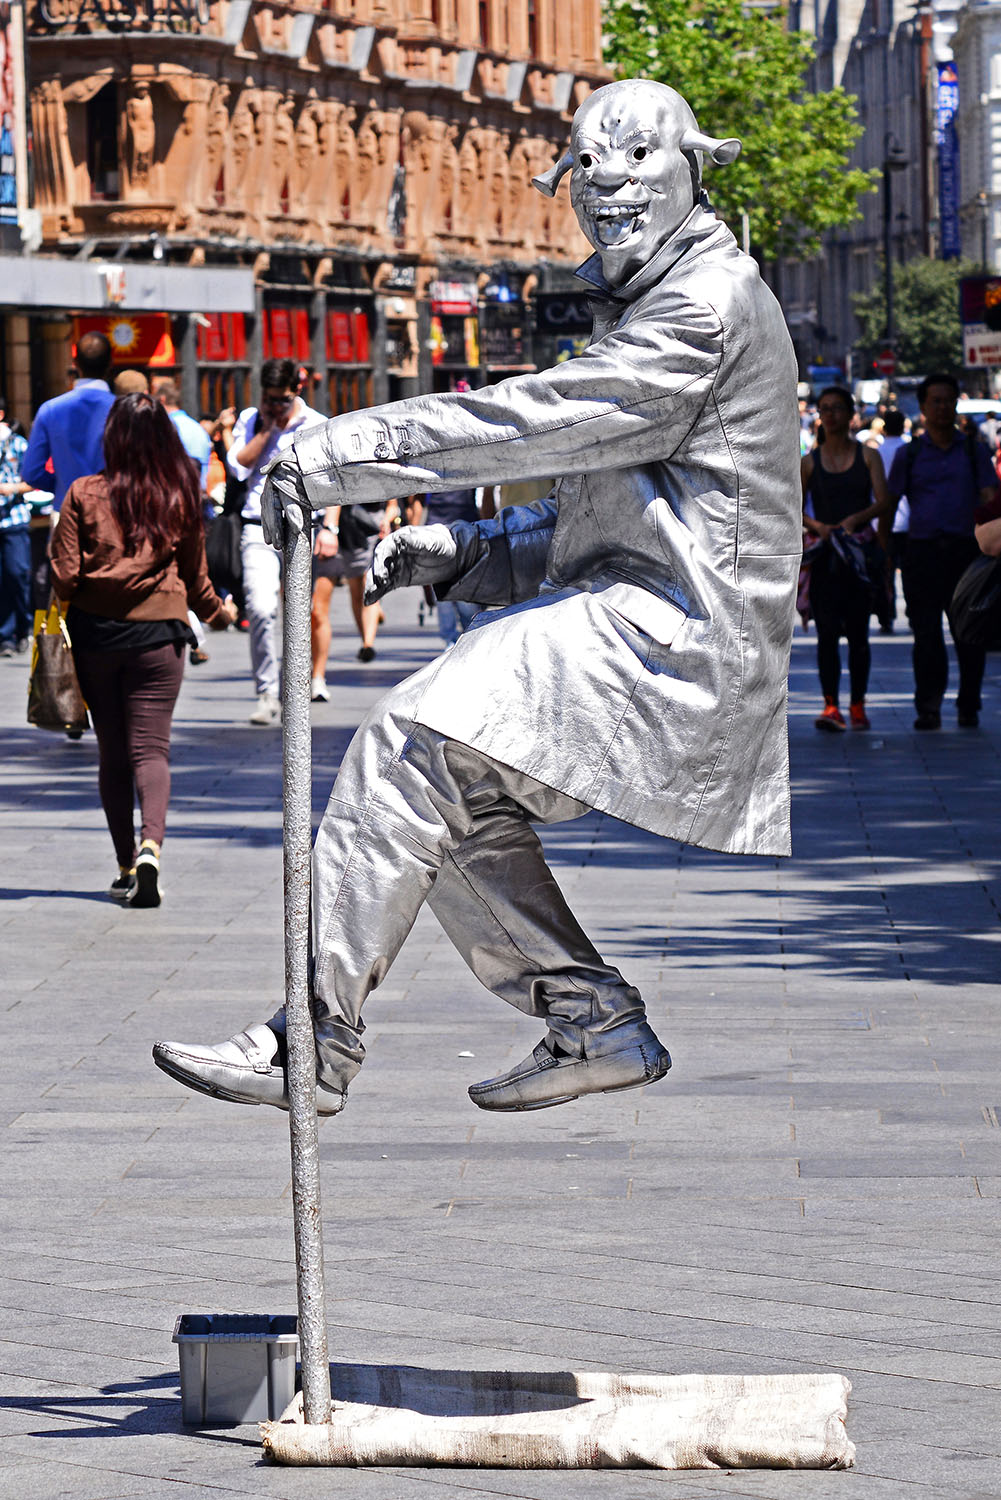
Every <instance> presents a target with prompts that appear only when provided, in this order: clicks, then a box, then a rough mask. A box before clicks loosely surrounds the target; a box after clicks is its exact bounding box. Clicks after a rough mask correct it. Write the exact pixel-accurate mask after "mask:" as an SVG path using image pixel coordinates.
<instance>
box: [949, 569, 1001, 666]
mask: <svg viewBox="0 0 1001 1500" xmlns="http://www.w3.org/2000/svg"><path fill="white" fill-rule="evenodd" d="M949 627H950V629H951V630H952V637H953V640H955V641H958V642H959V644H960V645H961V646H981V647H983V649H984V650H985V651H1001V557H975V558H974V559H973V561H972V562H971V563H970V566H969V567H968V568H967V569H966V572H965V573H964V574H963V576H962V577H961V578H960V580H959V582H958V583H957V584H956V587H955V590H954V592H953V595H952V601H951V603H950V605H949Z"/></svg>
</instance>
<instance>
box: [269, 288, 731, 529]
mask: <svg viewBox="0 0 1001 1500" xmlns="http://www.w3.org/2000/svg"><path fill="white" fill-rule="evenodd" d="M722 351H723V329H722V324H721V322H720V319H719V316H718V314H717V313H716V312H715V310H714V309H713V308H712V307H711V306H709V305H707V304H700V303H697V302H694V301H693V300H692V299H691V298H689V297H687V296H685V295H683V294H682V293H680V292H679V293H677V294H674V295H664V296H662V297H661V299H660V301H659V303H658V306H657V309H656V312H655V313H647V314H646V315H640V314H636V315H634V316H632V317H631V318H629V319H628V320H626V321H625V322H624V323H623V324H622V325H621V326H619V327H618V328H616V329H614V330H613V331H612V332H610V333H607V334H606V335H605V336H604V337H603V338H600V339H598V340H597V341H596V342H595V343H593V344H592V345H590V347H589V348H588V349H586V350H585V352H584V353H583V354H582V355H580V356H579V357H578V358H576V359H570V360H567V361H566V363H565V364H561V365H556V366H554V367H553V368H552V369H550V370H542V371H539V372H538V373H537V374H534V373H533V374H530V375H517V376H515V377H514V378H513V379H511V380H505V381H502V382H501V383H500V384H499V385H495V386H488V387H486V388H485V389H483V390H480V391H468V392H449V393H448V394H446V395H438V396H415V397H411V398H409V399H408V400H405V401H395V402H392V403H390V404H389V405H387V406H376V407H372V408H370V409H369V410H368V411H362V412H347V413H345V414H343V415H342V416H338V417H332V418H331V419H330V420H329V421H328V422H326V423H324V424H323V425H322V426H318V427H314V428H312V429H311V430H310V431H309V432H306V433H304V434H303V435H302V436H301V437H300V438H298V439H297V440H296V443H295V449H294V451H295V457H296V459H297V461H298V464H299V468H300V470H301V472H302V474H303V478H304V480H305V485H306V491H307V494H308V495H309V498H310V500H311V501H312V503H313V505H314V507H316V508H317V509H319V508H321V507H323V506H326V505H336V504H342V503H343V504H349V503H351V502H352V501H375V500H385V499H389V498H390V497H391V496H393V495H407V494H413V493H415V492H417V491H422V490H426V491H430V492H434V491H437V490H446V489H459V488H466V487H471V486H474V485H479V484H503V483H504V482H506V481H509V480H516V479H532V478H552V477H554V476H561V475H564V474H567V473H570V474H578V473H581V472H586V471H594V470H599V469H615V468H623V467H626V466H632V465H636V464H642V463H648V462H653V461H664V460H665V459H668V458H670V456H671V454H672V453H673V452H674V450H675V448H677V447H678V445H679V444H680V443H681V441H682V440H683V438H684V437H685V435H686V434H687V432H688V431H689V429H690V428H691V426H692V424H693V423H694V422H695V421H696V419H697V417H698V415H699V413H700V412H701V410H702V408H703V406H704V405H705V402H706V400H707V398H708V396H709V392H710V390H711V389H712V383H713V380H714V379H715V377H716V374H717V371H718V370H719V366H720V361H721V358H722Z"/></svg>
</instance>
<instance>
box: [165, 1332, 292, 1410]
mask: <svg viewBox="0 0 1001 1500" xmlns="http://www.w3.org/2000/svg"><path fill="white" fill-rule="evenodd" d="M174 1343H175V1344H176V1345H177V1351H178V1357H179V1359H180V1367H181V1420H182V1422H184V1423H186V1424H187V1425H188V1426H191V1427H225V1426H230V1425H236V1424H239V1423H241V1422H262V1421H264V1420H265V1419H266V1418H270V1419H271V1420H272V1421H273V1420H275V1419H276V1418H278V1417H280V1416H281V1414H282V1412H283V1411H284V1410H285V1408H286V1407H287V1406H288V1404H289V1402H290V1401H291V1400H292V1397H293V1396H294V1395H295V1369H296V1359H297V1357H298V1354H299V1337H298V1332H297V1320H296V1318H295V1317H293V1316H290V1315H279V1316H276V1317H269V1316H268V1314H267V1313H182V1314H181V1316H180V1317H179V1318H178V1320H177V1323H176V1325H175V1327H174Z"/></svg>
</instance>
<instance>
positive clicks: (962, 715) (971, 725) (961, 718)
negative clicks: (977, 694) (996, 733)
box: [956, 708, 980, 729]
mask: <svg viewBox="0 0 1001 1500" xmlns="http://www.w3.org/2000/svg"><path fill="white" fill-rule="evenodd" d="M956 723H957V724H958V725H959V727H960V729H978V728H979V727H980V715H979V714H978V713H977V711H976V710H975V709H964V708H961V709H959V710H958V712H957V714H956Z"/></svg>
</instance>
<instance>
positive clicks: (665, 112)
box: [154, 80, 801, 1114]
mask: <svg viewBox="0 0 1001 1500" xmlns="http://www.w3.org/2000/svg"><path fill="white" fill-rule="evenodd" d="M738 151H739V143H738V142H737V141H719V140H714V139H712V138H711V137H708V136H705V135H702V134H701V133H700V132H699V130H698V127H697V125H696V122H695V118H694V116H693V114H692V111H691V110H690V109H689V107H688V105H687V104H686V103H685V101H684V99H682V98H681V97H680V95H678V94H677V93H675V92H674V91H673V90H672V89H669V88H666V87H664V86H663V85H660V84H655V83H651V82H647V81H642V80H633V81H628V82H622V83H613V84H609V85H607V86H606V87H604V88H601V89H599V90H598V91H597V92H596V93H594V94H592V95H591V96H590V97H589V98H588V99H587V100H586V101H585V102H584V103H583V104H582V105H581V107H580V108H579V109H578V111H577V113H576V115H575V117H574V120H573V127H572V133H571V143H570V150H569V152H568V154H567V155H566V156H564V157H563V158H562V159H561V160H560V161H559V162H558V163H557V165H556V166H555V167H554V168H553V169H552V171H551V172H549V173H547V174H546V176H545V177H543V178H540V179H537V186H539V187H540V188H541V189H542V191H544V192H547V193H549V194H552V193H554V192H555V191H556V188H557V185H558V183H559V180H560V178H561V177H562V176H563V175H564V173H565V172H566V171H568V170H569V171H570V172H571V197H572V200H573V205H574V209H575V211H576V214H577V218H578V220H579V222H580V225H581V228H582V230H583V232H584V234H585V235H586V236H587V239H588V240H589V242H590V243H591V244H592V245H593V247H594V250H595V252H596V253H595V254H594V255H593V256H592V257H591V258H590V259H589V260H588V261H587V262H586V263H585V265H584V266H583V267H582V268H581V270H580V272H579V273H578V274H579V275H580V276H581V277H583V279H584V281H585V283H586V284H587V286H588V289H589V292H590V295H591V298H592V303H593V311H594V333H593V336H592V340H591V343H590V345H589V347H588V348H587V350H586V351H585V352H584V353H583V354H582V355H581V356H580V357H579V358H577V359H572V360H569V361H568V362H567V363H565V364H561V365H558V366H556V367H555V368H554V369H550V370H543V371H541V372H539V373H538V374H529V375H519V376H516V377H515V378H514V379H511V380H507V381H504V382H503V383H501V384H499V385H496V386H493V387H490V388H488V389H485V390H479V391H470V392H465V393H461V394H460V393H450V394H447V395H437V396H418V397H415V398H413V399H410V400H406V401H397V402H393V403H391V404H390V405H387V406H381V407H375V408H372V409H370V410H368V411H363V412H350V413H347V414H345V415H343V416H338V417H334V418H333V419H332V420H330V421H328V422H326V423H325V424H324V425H323V426H319V427H314V428H312V429H310V430H308V431H305V432H304V433H303V434H302V435H301V436H300V437H299V438H297V440H296V442H295V446H294V450H293V453H292V456H291V457H289V456H288V455H286V456H284V457H283V459H282V460H281V461H279V462H277V463H276V464H275V466H274V467H273V469H272V471H271V475H270V484H269V486H268V488H267V491H266V495H265V521H266V525H267V527H268V528H269V533H270V540H271V541H272V542H273V544H275V545H280V543H281V537H282V531H283V511H282V502H283V499H285V498H288V497H295V496H305V497H307V498H308V500H309V502H310V503H311V504H312V506H313V507H314V509H321V508H323V507H326V506H329V505H336V504H345V505H346V504H351V503H354V502H362V503H364V502H372V501H378V500H385V499H388V498H390V497H391V496H395V495H401V494H409V493H412V492H415V491H437V490H447V489H459V488H467V487H471V486H474V485H479V484H487V483H490V484H497V483H504V482H505V481H508V480H519V479H526V478H530V477H539V476H544V475H550V474H554V473H555V474H561V475H564V476H565V477H564V478H562V479H560V480H559V482H558V483H557V485H556V487H555V490H554V492H553V494H552V495H551V496H550V497H549V498H548V499H545V500H542V501H539V502H538V503H536V504H534V505H529V506H525V507H520V508H514V509H507V510H504V511H502V512H501V513H500V515H498V516H497V517H496V518H495V519H493V520H490V521H481V522H478V523H475V524H466V523H461V524H457V525H453V526H450V527H445V526H426V527H421V528H414V527H408V528H404V529H402V530H400V531H398V532H397V533H396V534H395V535H394V536H391V537H389V538H387V539H386V540H384V541H383V542H381V543H380V545H379V548H378V550H377V552H376V555H375V561H374V565H373V569H372V575H371V579H370V583H369V592H368V595H367V597H368V598H369V599H370V600H375V599H378V598H380V597H381V596H382V595H383V594H384V593H386V592H387V591H388V590H389V589H392V588H399V587H405V586H407V585H413V584H418V585H422V584H431V585H433V586H434V588H435V590H436V591H437V593H438V596H439V598H443V599H463V600H473V601H478V602H479V603H480V604H481V605H483V606H486V607H487V608H486V612H484V613H481V614H480V615H479V616H478V617H477V619H476V621H475V622H474V624H473V626H472V628H470V629H469V630H468V631H467V632H466V634H465V635H463V636H461V637H460V639H459V640H458V641H457V642H456V644H455V645H454V646H452V647H451V648H450V649H449V650H448V651H446V652H445V653H444V655H442V656H441V657H439V658H438V659H437V660H435V661H433V662H431V663H430V664H429V665H428V666H426V667H425V668H424V669H423V670H421V671H419V672H417V673H416V674H415V675H414V676H413V677H411V678H410V679H409V680H407V681H406V682H404V683H402V684H401V685H400V686H398V687H397V688H395V689H393V691H391V692H390V693H388V694H387V695H386V696H385V697H384V698H383V699H382V700H381V701H380V702H379V703H378V704H377V706H376V707H375V708H374V709H373V710H372V712H371V713H370V714H369V715H368V717H367V718H366V719H365V721H364V722H363V723H362V725H361V727H360V728H359V730H358V732H357V734H356V735H355V737H354V740H353V741H352V743H351V746H350V747H349V749H348V751H347V753H346V755H345V757H344V761H343V764H342V766H341V768H340V771H339V773H338V776H337V780H336V782H335V784H334V788H333V792H332V793H331V797H330V802H329V805H328V807H327V811H326V813H325V815H324V818H323V821H322V823H321V826H320V830H319V834H318V836H317V840H316V847H315V852H314V887H313V889H314V909H313V923H314V953H315V970H314V975H313V987H314V994H315V1007H314V1022H315V1033H316V1066H317V1107H318V1109H319V1110H320V1112H321V1113H328V1114H330V1113H336V1111H337V1110H338V1109H340V1108H341V1106H342V1104H343V1102H344V1094H345V1090H346V1088H347V1085H348V1082H349V1081H350V1079H351V1078H352V1077H353V1075H354V1074H355V1072H356V1071H357V1069H358V1067H359V1066H360V1064H361V1061H362V1057H363V1055H364V1049H363V1046H362V1040H361V1036H362V1031H363V1024H362V1015H361V1013H362V1006H363V1002H364V1000H365V997H366V996H367V995H368V993H369V992H370V990H372V989H373V988H374V987H375V986H376V985H377V984H378V983H379V982H380V980H381V979H382V978H383V976H384V975H385V974H386V972H387V970H388V969H389V966H390V965H391V963H392V962H393V959H394V958H395V957H396V954H397V953H398V951H399V949H400V946H401V944H402V943H403V941H404V939H405V938H406V936H407V934H408V933H409V931H410V929H411V927H412V925H413V923H414V920H415V918H416V916H417V913H418V911H419V909H420V907H421V904H422V903H423V902H424V901H425V900H427V901H429V902H430V904H431V907H432V909H433V911H434V912H435V915H436V916H437V917H438V919H439V921H440V922H441V924H442V926H443V927H444V929H445V931H446V933H447V934H448V936H449V938H450V939H451V940H452V942H453V943H454V944H455V946H456V947H457V948H458V950H459V952H460V953H461V954H462V956H463V958H464V959H465V960H466V963H467V964H468V965H469V967H470V968H471V969H472V971H473V973H474V974H475V975H476V976H477V978H478V979H480V980H481V981H482V983H483V984H485V985H486V986H487V987H488V988H489V989H491V990H493V992H494V993H495V994H497V995H499V996H500V997H501V998H502V999H504V1000H507V1001H509V1002H510V1003H511V1004H512V1005H515V1006H517V1007H518V1008H519V1009H520V1010H522V1011H524V1012H526V1013H527V1014H529V1015H532V1016H538V1017H539V1018H540V1019H541V1020H542V1021H544V1023H545V1025H546V1027H547V1031H546V1035H545V1036H544V1037H543V1039H542V1040H541V1041H540V1043H539V1044H538V1046H537V1047H536V1048H535V1050H534V1052H532V1054H531V1055H530V1056H529V1057H528V1058H526V1059H525V1061H524V1062H522V1063H521V1064H519V1065H518V1066H517V1067H515V1068H512V1069H511V1071H510V1072H508V1073H505V1074H503V1075H502V1076H500V1077H497V1078H493V1079H490V1080H488V1081H486V1082H484V1083H479V1084H476V1085H474V1086H473V1087H472V1088H471V1089H470V1090H469V1093H470V1096H471V1098H472V1100H473V1102H474V1103H475V1104H477V1105H479V1106H480V1107H481V1108H482V1109H494V1110H516V1109H539V1108H544V1107H546V1106H548V1105H553V1104H560V1103H563V1102H564V1101H566V1100H569V1099H573V1098H576V1097H577V1096H578V1095H581V1094H587V1093H597V1092H608V1091H612V1090H616V1089H625V1088H634V1087H638V1086H640V1085H642V1084H647V1083H652V1082H653V1081H655V1080H656V1079H659V1078H662V1077H663V1076H664V1074H665V1073H666V1072H667V1070H668V1068H669V1067H670V1058H669V1056H668V1053H667V1051H666V1050H665V1048H664V1047H663V1046H662V1045H661V1043H660V1041H659V1040H658V1038H657V1037H656V1035H655V1034H654V1032H653V1030H652V1029H651V1027H650V1025H649V1024H648V1022H647V1020H646V1012H645V1009H644V1005H643V1001H642V1000H641V998H640V995H639V993H638V992H637V990H636V989H635V988H634V987H633V986H632V985H630V984H629V983H627V981H626V980H625V979H624V978H623V977H622V975H621V974H620V973H619V972H618V970H617V969H614V968H612V967H611V966H609V965H608V964H606V963H605V962H604V961H603V960H602V958H601V956H600V955H599V954H598V952H597V951H596V949H595V948H594V947H593V945H592V944H591V942H590V941H589V940H588V938H587V936H586V935H585V933H584V932H583V930H582V929H581V927H580V926H579V925H578V923H577V921H576V920H575V918H574V916H573V915H572V913H571V911H570V909H569V907H568V906H567V904H566V901H565V900H564V898H563V895H562V893H561V891H560V889H559V887H558V886H557V884H556V881H555V879H554V877H553V875H552V873H551V871H550V870H549V868H548V867H547V865H546V863H545V860H544V858H543V854H542V848H541V845H540V843H539V840H538V838H537V836H536V834H535V833H534V831H533V829H532V824H533V823H536V822H538V823H552V822H557V821H562V820H564V819H568V818H575V817H578V816H580V815H581V814H582V813H584V812H585V811H587V810H588V809H589V808H600V809H602V810H604V811H605V812H608V813H612V814H614V815H615V816H616V817H618V818H623V819H625V820H626V821H628V822H630V823H634V824H636V825H637V826H639V827H641V828H646V829H652V830H653V831H655V832H657V833H661V834H665V835H668V836H669V837H671V838H674V839H678V840H681V841H682V842H685V843H692V844H699V845H702V846H704V847H706V848H710V849H718V850H723V851H726V852H728V853H746V854H785V853H788V850H789V778H788V760H787V742H786V722H785V719H786V679H787V671H788V659H789V647H790V640H791V634H792V623H793V614H794V608H793V606H794V596H795V586H796V578H797V573H798V570H799V560H800V551H801V549H800V514H799V512H800V503H799V499H798V496H799V484H798V464H799V444H798V434H797V422H796V367H795V361H794V358H793V352H792V347H791V344H790V340H789V337H788V334H787V331H786V327H785V323H784V321H783V318H782V314H781V312H780V310H779V307H778V305H777V303H776V302H775V300H774V298H773V297H772V295H771V293H770V292H769V291H768V289H767V288H766V287H765V285H764V284H763V282H762V281H761V279H760V277H759V275H758V271H757V268H756V266H755V264H754V262H753V260H751V259H750V258H749V257H747V256H746V255H744V254H742V253H741V251H740V250H739V249H738V248H737V245H736V243H735V241H734V238H733V236H732V235H731V233H730V231H729V230H728V229H727V227H726V226H725V225H724V224H722V223H720V222H718V221H717V220H716V218H715V217H714V216H713V214H712V212H711V210H710V207H709V202H708V199H707V198H706V196H705V194H704V192H703V191H702V185H701V161H702V155H703V153H705V152H708V153H710V155H711V156H712V157H713V159H714V160H715V161H717V162H727V161H732V160H733V159H734V158H735V157H736V155H737V152H738ZM283 1026H284V1022H283V1016H282V1013H281V1012H279V1014H278V1015H277V1016H275V1017H273V1018H272V1020H271V1021H270V1022H268V1023H267V1025H262V1024H257V1025H252V1026H250V1027H249V1028H248V1029H247V1030H246V1031H244V1032H241V1033H240V1034H239V1035H238V1036H236V1037H233V1038H232V1039H231V1040H230V1041H227V1042H223V1043H221V1044H219V1045H217V1046H199V1045H186V1044H181V1043H158V1044H157V1046H156V1048H155V1049H154V1057H155V1058H156V1061H157V1063H158V1064H159V1066H160V1067H162V1068H164V1069H165V1070H166V1071H167V1072H169V1073H171V1074H172V1075H173V1076H174V1077H175V1078H178V1079H179V1080H180V1081H181V1082H182V1083H185V1084H187V1085H189V1086H190V1087H191V1088H194V1089H199V1090H201V1091H202V1092H205V1093H209V1094H214V1095H217V1096H219V1097H220V1098H225V1099H232V1100H238V1101H241V1102H244V1103H247V1104H274V1105H277V1106H279V1107H284V1106H285V1105H286V1079H285V1053H284V1036H283Z"/></svg>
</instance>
